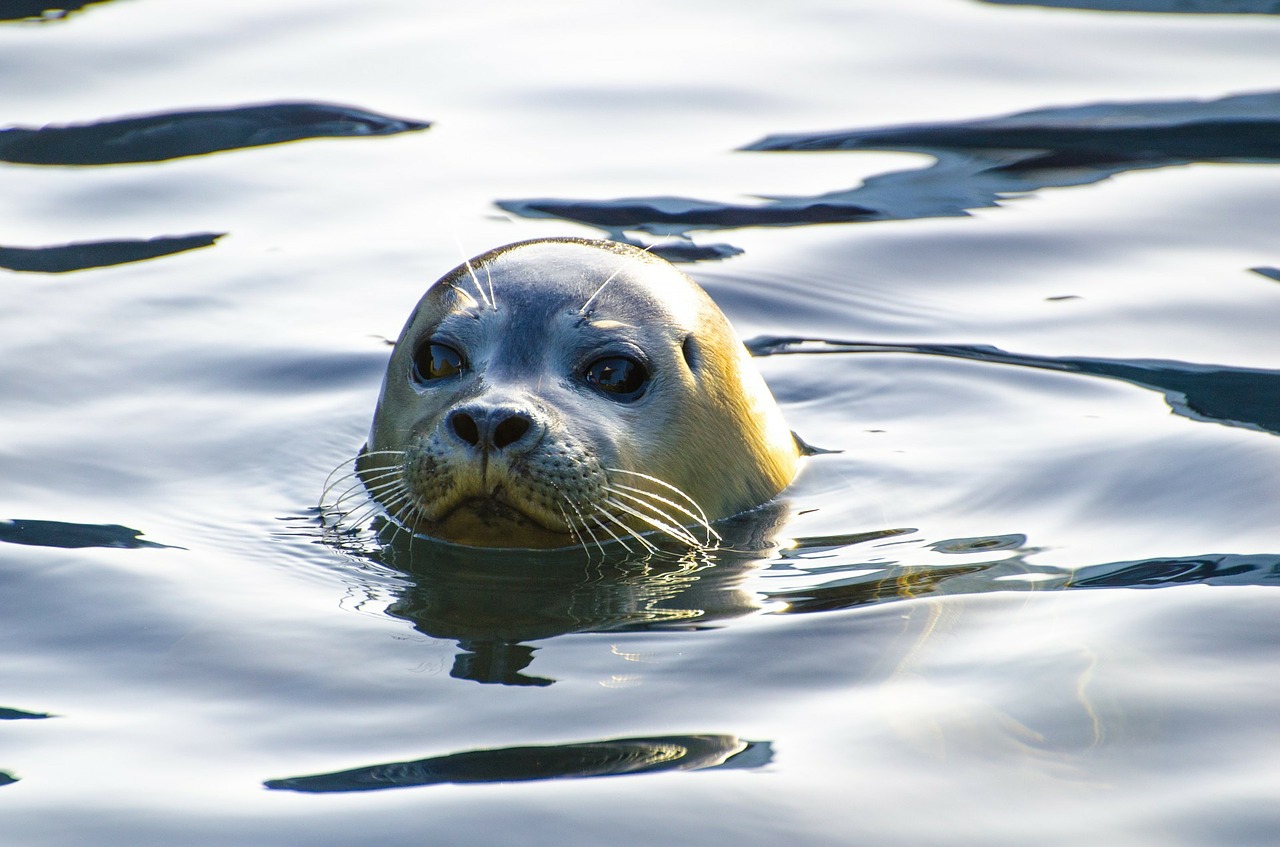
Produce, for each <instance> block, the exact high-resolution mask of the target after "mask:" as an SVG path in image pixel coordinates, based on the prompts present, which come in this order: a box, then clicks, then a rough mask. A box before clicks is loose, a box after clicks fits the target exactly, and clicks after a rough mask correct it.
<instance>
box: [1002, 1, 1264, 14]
mask: <svg viewBox="0 0 1280 847" xmlns="http://www.w3.org/2000/svg"><path fill="white" fill-rule="evenodd" d="M980 2H982V3H990V4H993V5H996V6H1041V7H1045V8H1050V9H1087V10H1088V11H1091V12H1147V13H1150V14H1160V15H1280V2H1277V0H980Z"/></svg>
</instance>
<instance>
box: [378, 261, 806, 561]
mask: <svg viewBox="0 0 1280 847" xmlns="http://www.w3.org/2000/svg"><path fill="white" fill-rule="evenodd" d="M797 456H798V450H797V446H796V442H795V439H794V438H793V436H792V435H791V433H790V431H789V430H788V429H787V425H786V423H785V421H784V420H783V418H782V414H781V412H780V411H779V410H778V407H777V405H776V404H775V403H774V400H773V397H772V395H771V394H770V393H769V389H768V388H767V387H766V386H765V384H764V381H763V380H762V379H761V378H760V375H759V373H758V372H757V371H756V370H755V367H754V365H753V364H752V363H751V362H750V357H749V354H748V353H747V351H746V349H745V348H744V347H743V346H742V344H741V342H740V341H739V340H738V339H737V337H736V336H735V335H734V333H733V330H732V328H731V327H730V326H729V323H728V321H727V320H726V319H725V317H724V315H723V314H722V313H721V312H720V310H719V309H718V308H717V307H716V305H715V304H714V303H713V302H712V301H711V298H709V297H708V296H707V294H706V292H704V291H703V290H702V289H701V288H699V287H698V286H697V285H696V284H695V283H694V282H693V281H692V280H691V279H689V278H688V277H687V276H685V275H684V274H682V273H680V272H679V271H678V270H676V269H675V268H674V267H673V266H672V265H670V264H668V263H667V262H666V261H664V260H662V259H659V258H656V257H654V256H651V255H649V254H647V253H645V252H644V251H642V250H638V249H636V248H634V247H629V246H627V245H623V244H615V243H612V242H607V241H586V240H580V239H553V240H539V241H526V242H522V243H519V244H513V245H510V246H507V247H502V248H499V249H497V250H494V251H491V252H489V253H486V254H484V255H482V256H479V257H478V258H476V259H474V260H472V261H470V262H467V263H465V264H464V265H462V266H460V267H458V268H455V269H454V270H453V271H451V272H450V273H449V274H447V275H446V276H445V277H444V278H442V279H441V280H440V281H439V282H437V283H436V284H435V285H433V286H432V287H431V288H430V289H428V291H427V293H426V294H425V295H423V297H422V299H421V301H419V303H418V305H417V308H416V309H415V310H414V312H413V314H412V315H411V316H410V318H409V321H408V323H407V324H406V326H405V328H404V331H403V332H402V333H401V335H400V339H399V341H398V342H397V343H396V347H395V351H394V352H393V353H392V355H391V361H390V363H389V365H388V367H387V375H386V379H385V381H384V382H383V386H382V395H381V396H380V397H379V399H378V408H377V412H376V413H375V415H374V420H373V428H372V431H371V432H370V435H369V442H368V445H367V446H366V448H365V450H364V452H363V453H362V454H361V456H360V458H359V460H358V462H357V469H358V472H359V475H360V478H361V480H362V481H363V482H364V484H365V487H366V488H367V489H368V490H369V492H370V493H371V494H372V495H373V496H374V498H375V499H377V500H378V501H379V502H380V503H382V504H383V506H384V507H385V508H386V510H387V511H388V512H389V513H390V514H391V516H392V517H393V518H395V519H396V520H397V522H399V523H400V524H402V525H404V526H405V527H407V528H409V529H411V530H412V531H414V532H417V533H422V534H425V535H429V536H432V537H435V538H439V539H443V540H446V541H453V542H457V543H461V544H469V545H475V546H483V547H562V546H568V545H570V544H573V543H579V544H583V545H584V546H585V545H587V544H595V545H600V544H601V543H602V542H603V541H606V540H609V539H616V540H619V541H623V542H624V543H625V542H627V541H629V540H630V539H635V541H637V542H639V543H640V544H641V545H643V546H646V547H647V546H649V545H648V543H647V541H646V540H645V539H643V538H642V536H641V533H645V532H649V531H653V530H657V531H660V532H664V533H666V534H668V535H671V536H673V537H676V538H680V539H683V540H685V541H686V542H687V543H690V544H697V543H699V538H698V537H697V536H695V535H694V534H693V532H691V531H690V530H689V529H686V528H685V527H689V526H694V527H700V529H699V534H700V535H701V534H705V537H706V538H707V539H708V540H710V538H711V537H712V536H713V535H714V533H713V531H712V530H711V528H710V527H709V526H708V522H710V521H714V520H717V519H719V518H723V517H727V516H729V515H733V514H736V513H738V512H741V511H743V510H746V509H750V508H752V507H754V506H757V505H759V504H760V503H763V502H765V501H766V500H768V499H769V498H771V497H773V496H774V495H775V494H777V493H778V492H779V491H780V490H781V489H782V488H783V487H784V486H785V485H787V483H788V482H790V481H791V478H792V476H794V474H795V470H796V464H797Z"/></svg>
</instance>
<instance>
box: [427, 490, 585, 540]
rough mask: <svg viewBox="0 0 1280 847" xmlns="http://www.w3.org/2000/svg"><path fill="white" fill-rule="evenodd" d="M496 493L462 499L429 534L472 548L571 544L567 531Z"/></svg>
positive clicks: (433, 524)
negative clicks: (518, 507)
mask: <svg viewBox="0 0 1280 847" xmlns="http://www.w3.org/2000/svg"><path fill="white" fill-rule="evenodd" d="M495 494H496V493H495ZM495 494H490V495H486V496H480V497H468V498H466V499H463V500H460V501H459V502H458V503H457V504H455V505H453V506H452V507H450V509H449V510H448V512H446V513H445V514H443V515H441V516H440V517H438V518H436V520H434V521H433V522H432V526H430V527H427V528H426V531H427V534H428V535H431V536H434V537H436V538H441V539H443V540H445V541H452V542H454V543H457V544H466V545H469V546H473V547H564V546H568V545H570V544H571V543H572V541H571V535H570V534H569V533H568V532H567V531H566V530H564V529H560V528H556V527H551V526H547V525H546V524H544V523H542V522H541V521H539V520H538V519H537V518H535V517H533V516H532V515H529V514H528V513H526V512H523V511H521V510H520V509H517V508H515V507H514V506H513V505H511V504H510V503H508V502H506V501H505V500H503V499H501V498H500V497H498V496H495Z"/></svg>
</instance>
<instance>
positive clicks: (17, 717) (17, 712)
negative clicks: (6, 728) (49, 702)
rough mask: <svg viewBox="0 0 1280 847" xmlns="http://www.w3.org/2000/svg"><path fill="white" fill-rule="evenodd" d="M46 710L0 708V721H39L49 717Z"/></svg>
mask: <svg viewBox="0 0 1280 847" xmlns="http://www.w3.org/2000/svg"><path fill="white" fill-rule="evenodd" d="M51 717H53V715H51V714H49V713H47V712H28V711H25V710H23V709H5V708H0V721H40V720H44V719H45V718H51Z"/></svg>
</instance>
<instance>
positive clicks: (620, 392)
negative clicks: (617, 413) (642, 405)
mask: <svg viewBox="0 0 1280 847" xmlns="http://www.w3.org/2000/svg"><path fill="white" fill-rule="evenodd" d="M583 377H584V378H585V379H586V380H587V382H588V383H590V384H591V385H593V386H594V387H596V388H597V389H599V390H600V391H603V392H604V393H605V394H607V395H609V398H610V399H611V400H620V401H622V402H623V403H630V402H631V401H632V400H638V399H639V398H640V395H641V394H644V389H645V386H647V385H648V384H649V371H648V369H647V368H645V366H644V365H642V364H640V363H639V362H637V361H636V360H635V359H628V358H626V357H624V356H606V357H605V358H603V359H597V360H596V361H595V362H593V363H592V364H591V365H590V366H588V367H587V370H586V372H585V373H584V374H583Z"/></svg>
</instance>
